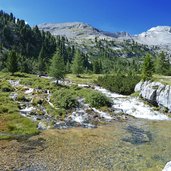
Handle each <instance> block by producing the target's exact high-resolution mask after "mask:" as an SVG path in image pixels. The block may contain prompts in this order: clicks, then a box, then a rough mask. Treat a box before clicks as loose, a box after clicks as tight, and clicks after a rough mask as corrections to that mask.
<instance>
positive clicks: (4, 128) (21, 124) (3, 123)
mask: <svg viewBox="0 0 171 171" xmlns="http://www.w3.org/2000/svg"><path fill="white" fill-rule="evenodd" d="M27 77H30V75H28V74H23V75H21V74H17V75H16V76H11V75H10V74H8V73H2V72H0V140H2V139H14V138H18V137H24V136H31V135H35V134H37V133H39V131H38V130H37V123H36V122H32V121H31V120H30V119H28V118H25V117H23V116H21V115H20V113H19V108H18V104H17V103H16V102H14V101H13V100H12V99H10V98H9V95H10V93H11V92H12V91H14V89H13V88H12V87H11V86H10V84H9V83H8V81H7V80H9V79H13V80H18V79H26V78H27ZM21 96H22V95H21Z"/></svg>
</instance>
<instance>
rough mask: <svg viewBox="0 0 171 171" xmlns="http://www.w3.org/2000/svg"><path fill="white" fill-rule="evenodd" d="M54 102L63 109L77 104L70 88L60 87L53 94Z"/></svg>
mask: <svg viewBox="0 0 171 171" xmlns="http://www.w3.org/2000/svg"><path fill="white" fill-rule="evenodd" d="M52 100H53V101H54V103H55V104H56V105H57V106H58V107H60V108H64V109H71V108H75V107H77V106H78V101H77V99H76V96H75V95H74V93H73V92H72V91H71V90H70V89H60V90H57V91H56V92H55V93H54V94H53V99H52Z"/></svg>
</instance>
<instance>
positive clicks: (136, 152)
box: [0, 119, 171, 171]
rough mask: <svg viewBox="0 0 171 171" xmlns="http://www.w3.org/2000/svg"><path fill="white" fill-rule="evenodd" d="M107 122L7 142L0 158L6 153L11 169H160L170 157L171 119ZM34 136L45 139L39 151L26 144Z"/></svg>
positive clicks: (141, 170)
mask: <svg viewBox="0 0 171 171" xmlns="http://www.w3.org/2000/svg"><path fill="white" fill-rule="evenodd" d="M109 124H110V125H105V126H100V127H98V128H96V129H83V128H72V129H67V130H47V131H44V132H42V134H40V135H39V136H35V137H32V138H31V139H29V140H27V141H25V142H16V143H14V142H9V145H8V146H7V147H6V148H5V149H4V148H1V149H2V150H1V152H0V153H1V154H2V155H0V161H1V162H2V161H5V156H6V158H7V159H6V162H9V163H10V165H13V168H15V169H18V170H22V169H23V170H33V171H34V170H40V171H41V170H42V171H44V170H52V171H53V170H73V171H77V170H93V169H94V170H114V171H161V170H162V169H163V168H164V166H165V164H166V163H167V162H168V161H170V160H171V122H170V121H150V120H143V119H129V120H128V121H127V122H116V121H113V122H111V123H109ZM33 139H34V141H35V139H37V142H39V141H40V140H41V141H42V139H43V140H44V141H43V143H44V144H43V147H42V149H41V150H40V151H39V150H38V149H37V148H36V146H29V147H28V146H26V145H27V144H28V142H29V143H30V142H32V141H33ZM10 143H12V144H11V145H10ZM31 144H33V143H31ZM10 146H12V148H13V149H12V150H11V149H10ZM25 146H26V147H27V148H26V147H25ZM0 147H1V146H0ZM8 148H9V154H8ZM32 148H33V149H32ZM30 149H31V150H30ZM11 151H12V153H11ZM12 154H14V155H12ZM12 156H15V160H14V159H13V158H11V157H12ZM30 156H31V157H30ZM22 160H24V161H22ZM0 166H1V167H2V166H3V165H0ZM21 166H22V167H21ZM1 167H0V169H1Z"/></svg>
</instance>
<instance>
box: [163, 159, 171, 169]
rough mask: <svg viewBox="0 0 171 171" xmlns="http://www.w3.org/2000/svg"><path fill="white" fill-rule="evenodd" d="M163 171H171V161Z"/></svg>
mask: <svg viewBox="0 0 171 171" xmlns="http://www.w3.org/2000/svg"><path fill="white" fill-rule="evenodd" d="M162 171H171V161H170V162H168V163H167V164H166V166H165V167H164V169H163V170H162Z"/></svg>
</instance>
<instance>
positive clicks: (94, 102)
mask: <svg viewBox="0 0 171 171" xmlns="http://www.w3.org/2000/svg"><path fill="white" fill-rule="evenodd" d="M86 102H87V103H89V104H90V105H91V106H92V107H97V108H99V107H103V106H108V107H110V106H111V104H112V103H111V100H110V99H109V98H107V97H106V96H105V95H103V94H102V93H99V92H96V91H94V92H92V93H90V94H88V96H87V97H86Z"/></svg>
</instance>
